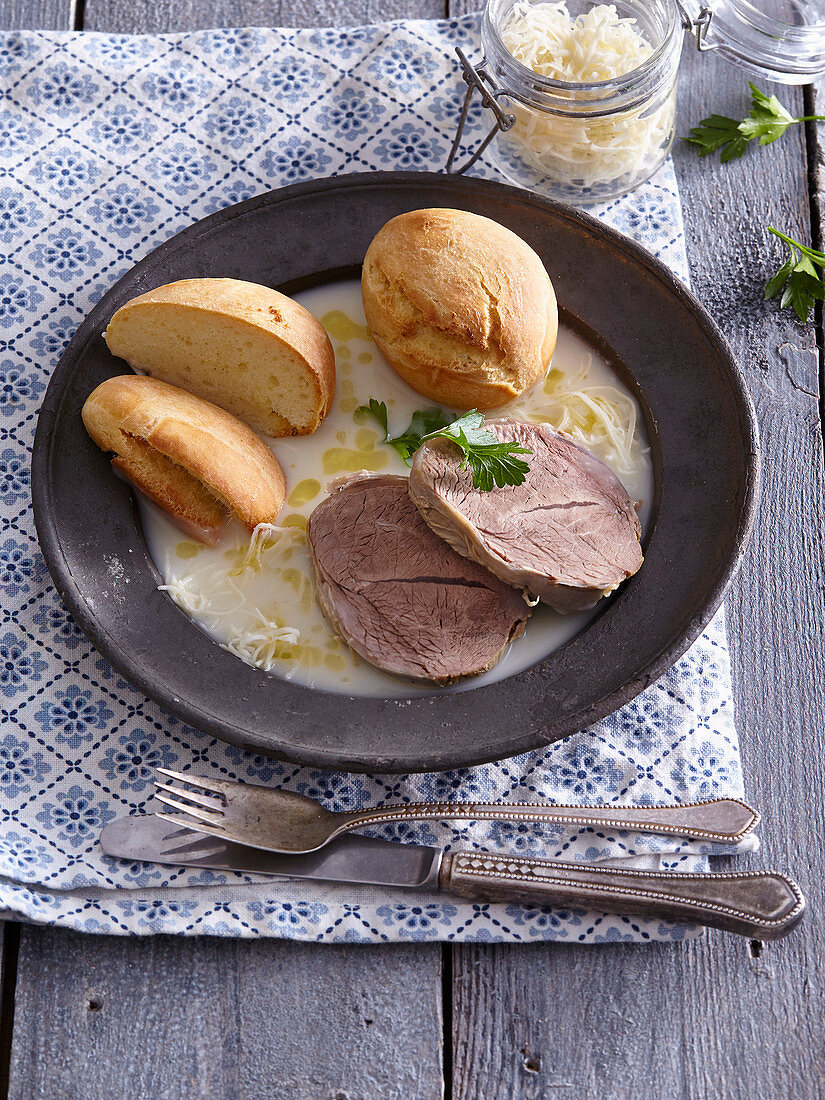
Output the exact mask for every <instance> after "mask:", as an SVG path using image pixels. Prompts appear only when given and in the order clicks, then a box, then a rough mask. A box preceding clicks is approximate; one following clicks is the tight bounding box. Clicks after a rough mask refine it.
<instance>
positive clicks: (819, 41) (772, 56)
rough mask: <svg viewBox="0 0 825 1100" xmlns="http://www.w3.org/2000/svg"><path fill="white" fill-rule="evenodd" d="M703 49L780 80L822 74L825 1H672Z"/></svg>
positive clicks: (805, 80)
mask: <svg viewBox="0 0 825 1100" xmlns="http://www.w3.org/2000/svg"><path fill="white" fill-rule="evenodd" d="M676 4H677V6H678V8H679V10H680V11H681V13H682V20H683V23H684V25H685V29H686V30H690V31H691V32H692V33H693V35H694V37H695V39H696V46H697V49H699V50H700V51H702V52H705V51H710V50H718V51H719V52H720V53H721V54H723V55H724V56H725V57H727V58H728V59H729V60H730V61H731V62H732V63H733V64H735V65H737V66H739V67H740V68H742V69H745V70H746V71H747V72H749V73H753V74H754V75H756V76H761V77H762V78H763V79H768V80H772V81H775V82H776V83H778V84H809V83H811V81H813V80H815V79H816V78H817V77H819V76H821V75H822V74H823V73H825V0H754V2H752V0H709V2H707V3H702V2H701V0H676Z"/></svg>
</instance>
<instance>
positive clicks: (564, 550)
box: [409, 417, 642, 612]
mask: <svg viewBox="0 0 825 1100" xmlns="http://www.w3.org/2000/svg"><path fill="white" fill-rule="evenodd" d="M484 426H485V428H488V429H489V430H490V431H491V432H493V434H494V435H495V436H496V437H497V438H498V439H501V440H516V441H518V442H519V443H521V444H522V445H523V446H525V447H527V448H529V449H530V451H532V454H531V455H522V456H520V457H522V458H524V459H525V461H527V462H528V463H529V465H530V472H529V473H528V474H527V476H526V479H525V481H524V482H523V484H521V485H517V486H514V485H507V486H504V487H503V488H500V489H499V488H495V489H493V490H492V491H490V492H481V491H480V490H478V489H474V488H473V480H472V473H471V471H470V469H469V467H467V468H465V469H463V470H462V469H460V466H461V462H462V455H461V452H460V451H459V449H458V448H457V447H456V446H455V444H453V443H451V442H450V441H449V440H446V439H434V440H431V441H430V442H428V443H425V444H424V445H423V446H421V447H419V449H418V450H417V451H416V453H415V458H414V460H413V465H412V471H411V473H410V486H409V489H410V496H411V497H412V499H413V501H414V503H415V505H416V507H417V508H418V510H419V511H420V513H421V515H422V516H423V517H424V519H425V520H426V521H427V523H428V524H429V526H430V527H431V528H432V530H433V531H434V532H435V533H436V534H437V535H439V536H440V537H441V538H443V539H445V540H446V541H447V542H449V544H450V545H451V546H453V547H454V548H455V549H456V550H457V551H458V552H459V553H460V554H463V555H464V556H465V557H467V558H470V559H471V560H472V561H475V562H478V563H480V564H481V565H483V566H485V567H486V568H487V569H489V570H490V571H491V572H493V573H495V574H496V576H497V577H500V578H501V579H502V580H504V581H506V582H507V583H508V584H512V585H514V586H515V587H517V588H519V589H521V590H522V591H524V592H525V593H528V594H530V595H532V596H534V597H538V598H539V599H540V600H542V601H543V602H544V603H547V604H549V605H550V606H551V607H553V608H555V609H556V610H557V611H562V612H569V611H583V610H585V609H587V608H589V607H594V606H595V604H596V603H597V602H598V601H599V599H600V598H601V597H602V596H604V595H606V594H607V593H608V592H612V591H613V589H614V588H615V587H616V586H617V585H618V584H620V583H621V582H622V581H623V580H625V579H626V578H627V577H630V576H632V574H633V573H635V572H636V571H637V570H638V569H639V567H640V566H641V564H642V548H641V544H640V541H639V539H640V535H641V527H640V524H639V517H638V515H637V514H636V509H635V508H634V506H633V502H632V501H631V499H630V497H629V496H628V495H627V492H626V491H625V488H624V486H623V485H622V483H621V482H620V481H619V479H618V478H617V477H616V475H615V474H614V473H612V471H611V470H609V469H608V468H607V466H605V465H604V463H603V462H600V461H599V460H598V459H597V458H596V457H595V456H594V455H592V454H591V453H590V452H589V451H588V450H586V449H585V448H584V447H580V446H579V445H578V444H577V443H574V442H573V441H572V440H571V439H568V438H567V437H566V436H564V435H560V434H559V433H558V432H555V431H553V429H552V428H548V427H547V426H546V425H540V424H530V423H527V422H525V421H522V420H515V419H513V418H512V417H506V418H503V419H500V420H488V421H486V422H485V425H484Z"/></svg>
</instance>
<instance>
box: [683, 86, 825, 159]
mask: <svg viewBox="0 0 825 1100" xmlns="http://www.w3.org/2000/svg"><path fill="white" fill-rule="evenodd" d="M749 87H750V90H751V101H752V106H751V109H750V111H749V112H748V116H747V118H743V119H735V118H729V117H728V116H727V115H711V116H710V118H703V119H702V121H701V122H700V124H699V125H698V126H694V127H693V129H692V130H691V131H690V137H686V138H685V139H684V140H685V141H688V142H690V143H691V145H696V146H698V148H699V155H700V156H703V157H706V156H708V155H709V154H710V153H715V152H716V151H717V149H721V151H722V153H721V159H722V163H723V164H727V162H728V161H731V160H735V159H736V158H737V157H741V156H742V154H743V153H744V152H745V150H746V149H747V147H748V143H749V142H751V141H756V140H758V142H759V144H760V145H769V144H770V143H771V142H772V141H776V139H777V138H780V137H782V135H783V134H784V133H785V131H786V130H787V129H788V127H789V126H795V125H796V124H797V123H798V122H825V115H803V116H802V118H794V117H793V115H792V114H790V112H789V111H787V110H786V109H785V107H783V106H782V104H781V103H780V102H779V100H778V99H777V98H776V96H775V95H771V96H768V95H765V93H764V92H760V90H759V89H758V88H757V87H756V85H755V84H751V83H750V82H749Z"/></svg>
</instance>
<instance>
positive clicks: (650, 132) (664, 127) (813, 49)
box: [447, 0, 825, 205]
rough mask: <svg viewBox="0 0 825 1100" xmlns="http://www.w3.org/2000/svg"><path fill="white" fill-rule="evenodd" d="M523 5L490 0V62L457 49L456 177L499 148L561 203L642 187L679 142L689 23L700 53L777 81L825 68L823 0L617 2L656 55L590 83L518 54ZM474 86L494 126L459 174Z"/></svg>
mask: <svg viewBox="0 0 825 1100" xmlns="http://www.w3.org/2000/svg"><path fill="white" fill-rule="evenodd" d="M530 2H532V3H541V2H542V0H530ZM601 2H604V0H601ZM523 3H524V0H486V4H485V7H484V12H483V15H482V22H481V45H482V49H483V58H482V60H481V62H480V63H478V64H476V65H473V64H472V63H471V62H470V61H469V60H468V59H467V58H466V57H465V56H464V54H463V53H462V52H461V50H457V51H456V52H457V53H458V55H459V58H460V59H461V63H462V66H463V68H464V79H465V81H466V82H467V84H468V92H467V99H466V101H465V105H464V110H463V112H462V115H461V119H460V121H459V127H458V133H457V134H456V140H455V142H454V144H453V148H452V151H451V153H450V158H449V160H448V162H447V171H448V172H449V171H453V170H457V171H464V170H465V169H466V168H468V167H470V165H472V164H473V163H475V162H476V160H478V159H479V157H480V156H481V155H482V154H483V153H484V152H485V150H487V149H488V148H489V153H488V154H487V159H489V160H490V161H492V163H493V164H494V166H495V167H496V168H497V170H498V171H499V173H500V174H501V175H502V176H503V177H504V178H505V179H507V180H509V181H510V182H511V183H515V184H517V185H518V186H520V187H526V188H529V189H530V190H532V191H536V192H538V193H540V194H544V195H548V196H550V197H551V198H556V199H562V200H564V201H567V202H572V203H576V204H579V205H587V204H590V203H595V202H603V201H606V200H609V199H613V198H616V197H617V196H618V195H622V194H625V193H626V192H627V191H631V190H633V188H635V187H638V186H639V184H640V183H643V182H644V180H646V179H648V178H649V177H650V176H652V175H653V173H654V172H655V171H656V170H657V169H658V168H659V167H660V166H661V164H662V163H663V161H664V160H665V158H666V157H667V154H668V152H669V150H670V147H671V145H672V143H673V137H674V126H675V117H676V84H677V76H678V68H679V59H680V55H681V49H682V42H683V40H684V31H685V30H686V29H687V30H690V31H691V32H692V33H693V35H694V37H695V42H696V46H697V48H698V49H699V50H701V51H706V50H719V51H721V52H722V53H724V54H726V55H727V56H728V57H729V58H730V59H731V60H732V61H734V62H735V63H736V64H738V65H740V66H741V67H742V68H745V69H746V70H747V71H748V72H751V73H756V74H759V75H761V76H762V77H763V78H766V79H768V80H773V81H780V82H783V83H787V84H795V83H805V82H807V81H809V80H811V79H813V78H814V77H815V76H817V75H819V74H821V73H822V72H823V71H825V0H712V2H710V3H709V4H701V3H699V2H697V0H609V3H610V4H611V7H613V8H614V9H615V11H616V14H617V15H618V17H619V18H621V19H628V20H631V21H632V23H631V26H632V27H633V29H634V30H635V31H636V32H638V34H640V35H641V37H642V38H643V39H644V40H645V42H646V44H647V46H648V47H649V51H650V52H649V55H648V56H647V57H646V58H645V59H644V60H643V61H642V63H641V64H639V65H638V66H636V67H634V68H632V69H631V70H630V71H629V72H626V73H624V74H623V75H621V76H616V77H613V78H611V79H602V80H598V81H594V82H592V83H571V82H568V81H563V80H556V79H550V78H548V77H544V76H541V75H540V74H538V73H535V72H534V71H533V70H532V69H531V68H528V67H527V65H525V64H522V62H521V61H519V60H517V59H516V57H514V55H513V54H512V53H511V52H510V50H509V49H508V48H507V45H506V44H505V41H506V39H507V37H508V24H509V22H510V20H511V18H512V17H513V13H514V10H515V9H516V8H517V6H519V5H523ZM598 3H599V0H566V8H567V11H568V13H569V15H570V17H571V18H573V19H575V18H576V17H578V16H583V15H585V14H586V13H587V12H589V11H591V9H593V8H595V7H596V6H597V4H598ZM474 91H478V92H480V94H481V98H482V102H483V104H484V106H485V107H487V108H489V109H490V110H491V111H492V112H493V114H494V115H495V125H494V127H493V129H492V130H491V131H490V133H489V134H488V135H487V137H486V138H485V140H484V141H483V142H482V143H481V145H480V146H479V148H478V149H477V150H476V152H475V153H474V154H473V156H472V157H471V158H470V160H469V161H468V162H467V163H466V164H464V165H463V166H462V167H461V168H459V169H453V167H452V165H453V161H454V159H455V156H456V153H457V151H458V147H459V144H460V140H461V135H462V131H463V127H464V123H465V121H466V117H467V113H468V109H469V106H470V100H471V97H472V95H473V92H474Z"/></svg>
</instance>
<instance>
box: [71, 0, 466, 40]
mask: <svg viewBox="0 0 825 1100" xmlns="http://www.w3.org/2000/svg"><path fill="white" fill-rule="evenodd" d="M444 13H445V3H444V0H213V2H211V3H208V2H204V0H86V5H85V8H84V15H83V29H84V30H91V31H113V32H117V33H118V34H133V33H139V34H163V33H166V32H171V31H182V30H200V29H203V28H206V27H338V26H341V27H343V26H352V25H355V24H359V23H374V22H378V21H379V20H384V19H440V18H441V17H442V16H443V15H444Z"/></svg>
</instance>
